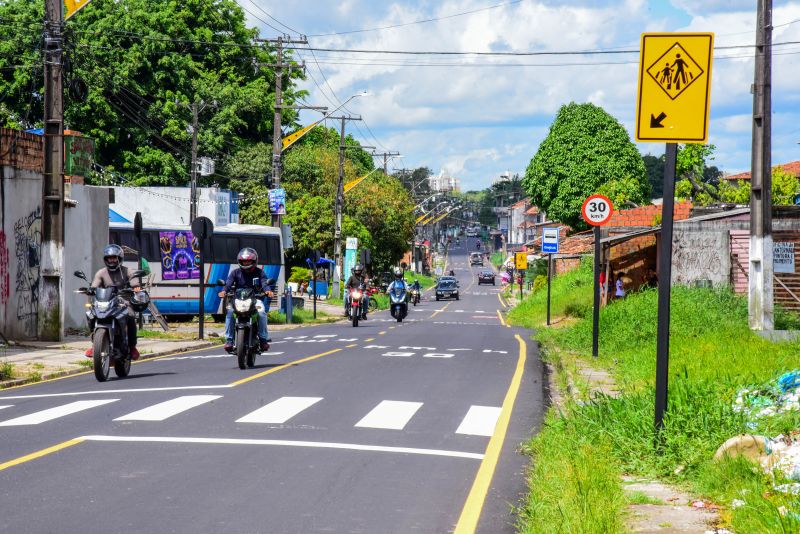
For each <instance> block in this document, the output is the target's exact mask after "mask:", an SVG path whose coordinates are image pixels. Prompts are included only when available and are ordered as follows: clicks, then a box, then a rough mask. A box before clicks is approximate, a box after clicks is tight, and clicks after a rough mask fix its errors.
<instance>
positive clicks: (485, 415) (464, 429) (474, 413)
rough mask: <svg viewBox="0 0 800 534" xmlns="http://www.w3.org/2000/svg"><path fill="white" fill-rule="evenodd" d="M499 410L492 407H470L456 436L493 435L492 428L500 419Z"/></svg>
mask: <svg viewBox="0 0 800 534" xmlns="http://www.w3.org/2000/svg"><path fill="white" fill-rule="evenodd" d="M500 410H501V408H496V407H493V406H470V408H469V411H468V412H467V415H465V416H464V419H463V420H462V421H461V424H460V425H459V426H458V429H457V430H456V434H467V435H470V436H489V437H491V435H492V434H494V427H495V425H497V419H498V418H499V417H500Z"/></svg>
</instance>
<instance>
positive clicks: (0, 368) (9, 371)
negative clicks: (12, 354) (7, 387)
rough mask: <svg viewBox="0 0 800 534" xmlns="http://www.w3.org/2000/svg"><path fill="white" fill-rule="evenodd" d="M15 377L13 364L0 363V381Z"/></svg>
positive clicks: (4, 361) (7, 362)
mask: <svg viewBox="0 0 800 534" xmlns="http://www.w3.org/2000/svg"><path fill="white" fill-rule="evenodd" d="M15 376H16V367H15V365H14V364H13V363H11V362H9V361H6V360H3V361H2V362H0V380H9V379H11V378H14V377H15Z"/></svg>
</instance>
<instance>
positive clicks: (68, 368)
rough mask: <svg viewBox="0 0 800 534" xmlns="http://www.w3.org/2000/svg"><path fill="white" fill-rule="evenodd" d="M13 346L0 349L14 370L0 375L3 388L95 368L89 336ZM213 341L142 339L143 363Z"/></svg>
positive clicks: (3, 361)
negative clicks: (8, 374)
mask: <svg viewBox="0 0 800 534" xmlns="http://www.w3.org/2000/svg"><path fill="white" fill-rule="evenodd" d="M12 343H13V345H11V346H10V347H6V346H0V366H2V367H3V368H6V369H8V368H11V369H13V371H12V376H11V377H10V378H8V377H6V376H5V375H6V374H7V373H6V372H4V373H3V374H2V375H0V389H4V388H9V387H13V386H19V385H22V384H27V383H29V382H39V381H41V380H47V379H50V378H56V377H60V376H67V375H72V374H76V373H80V372H82V371H88V370H91V368H92V360H90V359H89V358H87V357H85V356H84V351H86V349H87V348H88V347H89V340H88V338H87V337H86V336H67V337H66V338H65V339H64V340H63V341H60V342H55V343H53V342H47V341H23V342H20V343H14V342H12ZM215 344H216V343H214V342H213V341H210V340H209V341H201V340H164V339H149V338H140V339H139V341H138V343H137V348H138V349H139V352H140V353H141V358H139V361H142V360H146V359H148V358H155V357H156V356H163V355H165V354H171V353H175V352H185V351H188V350H193V349H200V348H205V347H212V346H214V345H215Z"/></svg>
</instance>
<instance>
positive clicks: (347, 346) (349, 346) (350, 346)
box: [345, 343, 358, 349]
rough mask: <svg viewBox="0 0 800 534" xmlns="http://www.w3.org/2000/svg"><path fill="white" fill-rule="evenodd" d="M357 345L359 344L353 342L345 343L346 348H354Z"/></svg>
mask: <svg viewBox="0 0 800 534" xmlns="http://www.w3.org/2000/svg"><path fill="white" fill-rule="evenodd" d="M356 345H358V343H351V344H350V345H345V348H348V349H352V348H353V347H355V346H356Z"/></svg>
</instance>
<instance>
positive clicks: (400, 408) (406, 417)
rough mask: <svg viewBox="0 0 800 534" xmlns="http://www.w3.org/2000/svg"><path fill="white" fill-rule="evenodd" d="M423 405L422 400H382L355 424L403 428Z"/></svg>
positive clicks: (394, 428)
mask: <svg viewBox="0 0 800 534" xmlns="http://www.w3.org/2000/svg"><path fill="white" fill-rule="evenodd" d="M421 407H422V403H421V402H404V401H390V400H385V401H381V402H380V404H378V405H377V406H376V407H375V408H373V409H372V410H371V411H370V412H369V413H368V414H367V415H365V416H364V418H363V419H361V421H359V422H358V423H356V425H355V426H357V427H360V428H385V429H388V430H403V428H405V426H406V425H407V424H408V422H409V421H410V420H411V418H412V417H414V414H415V413H417V410H419V409H420V408H421Z"/></svg>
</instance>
